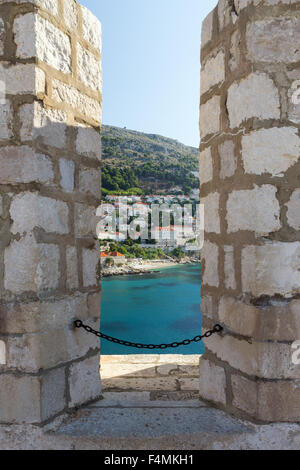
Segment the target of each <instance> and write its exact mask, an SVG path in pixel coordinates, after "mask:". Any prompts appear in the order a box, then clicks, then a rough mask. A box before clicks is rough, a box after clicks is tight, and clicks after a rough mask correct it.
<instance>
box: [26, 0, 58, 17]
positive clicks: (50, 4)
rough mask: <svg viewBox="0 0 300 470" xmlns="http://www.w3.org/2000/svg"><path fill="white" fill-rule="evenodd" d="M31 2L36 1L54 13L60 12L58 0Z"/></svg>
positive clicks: (36, 3)
mask: <svg viewBox="0 0 300 470" xmlns="http://www.w3.org/2000/svg"><path fill="white" fill-rule="evenodd" d="M29 3H34V4H35V5H38V6H40V7H42V8H44V9H45V10H47V11H48V12H49V13H51V14H52V15H57V14H58V0H31V1H30V2H29Z"/></svg>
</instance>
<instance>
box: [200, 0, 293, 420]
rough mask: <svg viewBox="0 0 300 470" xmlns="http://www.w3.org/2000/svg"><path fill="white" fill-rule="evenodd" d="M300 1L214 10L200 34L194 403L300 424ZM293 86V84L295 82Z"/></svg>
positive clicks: (270, 0)
mask: <svg viewBox="0 0 300 470" xmlns="http://www.w3.org/2000/svg"><path fill="white" fill-rule="evenodd" d="M299 44H300V2H299V1H297V0H296V1H295V0H294V1H283V0H282V1H280V0H265V1H262V0H252V1H251V0H243V1H242V0H236V1H229V0H228V1H225V0H220V1H219V4H218V6H217V7H216V8H215V10H214V11H213V12H212V13H210V14H209V15H208V17H207V18H206V19H205V21H204V23H203V28H202V51H201V60H202V72H201V110H200V129H201V148H200V150H201V155H200V177H201V198H202V202H203V203H204V204H205V214H206V220H205V245H204V248H203V250H202V259H203V287H202V311H203V316H204V318H203V320H204V323H203V326H204V329H206V328H207V327H209V326H211V325H212V324H214V323H215V322H221V323H222V324H223V325H224V326H225V332H224V335H222V336H218V335H215V336H213V337H212V338H211V339H210V340H209V341H208V342H207V345H206V355H205V357H204V359H203V360H201V363H200V364H201V365H200V376H201V382H200V395H201V397H202V398H204V399H206V400H208V401H210V402H212V403H214V404H216V405H217V406H219V407H221V408H223V409H226V410H227V411H229V412H232V413H235V414H237V415H241V416H246V417H248V418H252V419H255V420H260V421H300V366H299V365H293V363H292V352H293V350H292V347H291V346H292V343H293V342H294V341H295V340H299V339H300V300H299V296H300V232H299V229H300V199H299V195H300V193H299V175H300V161H299V156H300V138H299V127H300V105H299V104H297V103H296V102H295V100H293V99H292V96H293V93H294V92H295V83H294V82H295V80H299V79H300V68H299V64H300V49H299ZM298 86H299V84H298Z"/></svg>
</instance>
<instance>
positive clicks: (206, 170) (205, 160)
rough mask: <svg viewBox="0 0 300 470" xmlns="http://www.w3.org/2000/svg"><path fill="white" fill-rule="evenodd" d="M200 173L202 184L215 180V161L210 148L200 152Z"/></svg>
mask: <svg viewBox="0 0 300 470" xmlns="http://www.w3.org/2000/svg"><path fill="white" fill-rule="evenodd" d="M199 173H200V184H204V183H208V182H209V181H211V180H212V178H213V161H212V155H211V149H210V147H208V148H207V149H205V150H203V151H202V152H200V160H199Z"/></svg>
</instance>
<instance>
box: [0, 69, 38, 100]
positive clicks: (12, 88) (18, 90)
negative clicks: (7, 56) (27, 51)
mask: <svg viewBox="0 0 300 470" xmlns="http://www.w3.org/2000/svg"><path fill="white" fill-rule="evenodd" d="M0 79H1V80H3V81H4V83H5V89H6V93H7V94H10V95H19V94H21V95H23V94H24V95H25V94H28V95H29V94H32V95H36V94H38V93H43V92H44V91H45V73H44V72H43V70H42V69H40V68H39V67H37V66H36V65H35V64H14V65H12V64H10V63H9V62H4V63H2V64H0Z"/></svg>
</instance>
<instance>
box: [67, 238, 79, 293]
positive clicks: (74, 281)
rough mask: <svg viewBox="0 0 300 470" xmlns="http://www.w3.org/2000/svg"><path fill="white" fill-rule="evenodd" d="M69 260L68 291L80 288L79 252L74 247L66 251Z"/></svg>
mask: <svg viewBox="0 0 300 470" xmlns="http://www.w3.org/2000/svg"><path fill="white" fill-rule="evenodd" d="M66 259H67V289H70V290H73V289H77V288H78V261H77V250H76V248H75V247H74V246H68V247H67V251H66Z"/></svg>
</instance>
